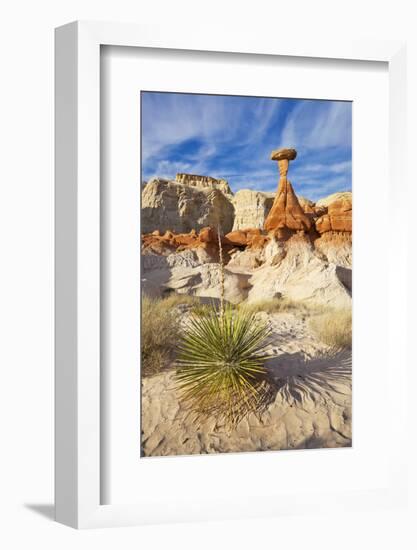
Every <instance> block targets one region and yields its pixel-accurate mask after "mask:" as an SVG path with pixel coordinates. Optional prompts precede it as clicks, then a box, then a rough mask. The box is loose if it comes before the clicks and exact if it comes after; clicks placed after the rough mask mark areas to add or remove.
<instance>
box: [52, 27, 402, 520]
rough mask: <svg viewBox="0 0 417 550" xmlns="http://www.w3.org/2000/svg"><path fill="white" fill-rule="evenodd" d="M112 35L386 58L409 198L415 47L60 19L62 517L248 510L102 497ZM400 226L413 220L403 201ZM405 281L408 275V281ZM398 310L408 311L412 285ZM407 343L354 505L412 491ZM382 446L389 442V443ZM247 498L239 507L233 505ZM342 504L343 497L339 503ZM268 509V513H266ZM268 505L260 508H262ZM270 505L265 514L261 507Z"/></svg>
mask: <svg viewBox="0 0 417 550" xmlns="http://www.w3.org/2000/svg"><path fill="white" fill-rule="evenodd" d="M102 45H113V46H128V47H142V48H165V49H173V50H191V51H193V50H194V51H207V52H228V53H236V54H239V53H246V54H260V55H262V54H263V55H272V56H283V55H285V56H291V57H295V58H327V59H333V60H336V61H337V60H346V59H348V60H358V61H382V62H386V63H388V70H389V87H390V89H389V123H390V124H389V144H390V154H391V158H390V163H389V166H390V167H389V170H390V192H392V193H393V194H394V195H395V197H396V198H397V199H398V201H399V202H400V201H401V197H403V196H404V194H405V193H406V181H405V174H404V166H405V162H404V155H405V120H406V110H405V45H404V44H403V43H401V42H387V41H374V40H372V41H361V42H359V41H340V42H332V43H327V42H326V41H325V40H320V39H318V40H315V41H311V40H310V39H309V40H307V39H305V40H300V38H299V37H296V38H294V40H293V41H288V40H287V38H285V39H284V38H282V39H280V38H279V36H277V37H275V36H269V35H262V34H261V33H251V34H247V33H245V32H244V31H243V30H242V31H240V32H237V31H233V32H228V33H224V34H219V35H216V36H215V37H214V36H213V34H212V33H209V32H201V29H198V28H195V29H192V30H190V33H189V34H187V35H186V36H183V35H182V36H181V35H178V34H177V33H176V32H175V29H169V28H163V27H149V26H137V25H127V24H116V23H114V24H113V23H92V22H75V23H70V24H68V25H65V26H63V27H59V28H58V29H56V46H55V47H56V60H55V63H56V65H55V72H56V198H55V201H56V203H55V211H56V214H55V215H56V223H55V227H56V229H55V247H56V252H55V253H56V361H55V364H56V371H55V376H56V393H55V399H56V420H55V426H56V428H55V433H56V469H55V476H56V484H55V487H56V495H55V506H56V519H57V521H59V522H62V523H64V524H67V525H70V526H72V527H76V528H90V527H105V526H122V525H135V524H140V523H155V522H160V521H178V520H180V521H186V520H187V519H194V520H198V519H203V518H206V519H210V518H213V519H214V518H221V517H225V518H228V517H231V518H233V517H241V516H242V517H243V516H245V515H247V510H246V508H245V506H239V505H238V504H239V503H237V502H236V503H233V499H231V500H230V501H228V502H222V501H220V500H219V502H211V503H209V504H208V505H207V507H206V508H205V509H204V510H203V509H202V510H200V511H196V513H195V514H193V515H192V516H189V517H184V515H183V514H182V512H181V511H180V510H179V509H178V508H177V507H176V504H175V495H171V499H168V498H167V500H166V505H165V506H164V509H163V510H161V509H160V508H159V509H158V507H156V506H153V505H152V504H151V503H150V505H149V507H147V509H143V507H142V508H140V507H138V506H135V505H133V504H126V505H120V504H117V505H113V504H106V505H102V504H101V497H100V492H101V476H100V462H101V460H100V454H101V452H102V448H101V446H100V439H101V438H100V431H101V422H100V416H101V414H102V413H103V411H101V402H100V269H101V268H100V48H101V46H102ZM392 215H393V217H395V220H396V222H395V223H396V224H397V225H398V226H401V225H403V226H404V224H405V223H406V222H405V221H404V220H402V219H401V212H399V211H398V212H397V211H396V209H394V210H393V213H392ZM396 260H397V261H396V265H397V266H398V267H397V269H398V270H399V274H400V276H404V281H405V272H406V250H405V249H401V250H399V251H398V254H397V258H396ZM404 284H405V283H404ZM389 307H390V312H391V311H392V310H395V311H396V314H397V315H398V317H399V318H401V319H402V318H404V317H405V314H404V312H405V295H404V294H402V293H400V295H399V299H398V300H397V301H396V303H395V304H394V303H390V304H389ZM406 367H407V357H406V353H405V351H402V352H400V354H399V355H398V356H397V365H396V377H397V378H396V384H397V386H398V387H399V391H398V392H396V395H395V397H393V398H392V399H393V401H392V403H391V406H393V405H394V406H395V408H396V414H397V424H396V425H397V426H398V427H399V428H398V430H399V433H398V434H397V437H396V440H397V445H396V452H395V453H394V454H393V455H392V456H391V457H390V459H391V462H392V461H394V462H392V463H391V465H390V473H389V479H388V483H387V486H386V488H385V489H384V490H383V491H381V490H369V491H365V490H364V491H361V492H360V493H355V494H348V493H344V494H340V495H339V496H340V498H339V501H340V503H341V505H342V506H344V507H346V508H349V507H351V508H357V507H358V505H359V503H360V506H363V507H366V506H374V505H375V503H378V505H382V506H394V505H398V504H400V503H402V502H403V501H404V499H405V492H406V484H407V479H406V477H405V476H406V473H405V469H404V464H405V462H406V460H405V456H404V453H405V451H404V447H403V434H402V433H400V432H401V429H402V428H401V426H402V425H404V422H401V421H402V420H404V417H405V405H404V399H403V398H404V393H405V390H404V388H405V378H406ZM381 452H384V449H383V448H381ZM233 504H236V506H233ZM312 505H314V508H315V510H316V511H317V509H326V495H321V498H319V499H318V497H317V495H316V494H311V495H305V496H304V497H303V498H300V497H299V496H298V495H294V496H291V495H289V496H288V498H286V499H285V502H278V503H277V502H276V503H273V504H271V506H270V513H271V514H280V513H289V512H292V513H294V512H295V513H297V512H298V513H304V512H307V511H308V510H309V509H311V506H312ZM332 505H334V501H333V504H332ZM262 513H263V512H262V511H261V512H260V515H262ZM254 515H257V514H254ZM258 515H259V514H258Z"/></svg>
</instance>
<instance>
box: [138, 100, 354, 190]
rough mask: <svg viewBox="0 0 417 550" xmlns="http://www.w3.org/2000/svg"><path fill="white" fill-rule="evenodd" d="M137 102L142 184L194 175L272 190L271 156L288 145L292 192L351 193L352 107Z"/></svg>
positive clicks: (259, 102)
mask: <svg viewBox="0 0 417 550" xmlns="http://www.w3.org/2000/svg"><path fill="white" fill-rule="evenodd" d="M141 105H142V111H141V113H142V119H141V120H142V178H143V179H148V178H149V177H152V176H154V175H159V176H161V177H168V178H172V177H175V173H176V172H192V173H200V174H206V175H212V176H215V177H216V176H217V177H224V178H226V179H228V180H229V183H230V185H231V187H232V189H233V190H234V191H237V190H238V189H241V188H253V189H260V190H265V191H275V189H276V185H277V178H278V171H277V166H276V163H275V162H271V161H270V160H269V155H270V152H271V150H272V149H275V148H277V147H279V146H283V147H284V146H285V147H291V146H292V147H295V148H296V149H297V151H298V152H299V154H298V157H297V159H296V161H294V162H293V163H292V164H291V169H290V179H292V181H293V184H294V186H295V187H296V188H298V189H299V190H303V191H304V190H305V191H306V192H307V191H308V192H309V196H310V197H311V198H313V195H315V196H322V195H323V193H324V192H325V191H327V189H331V190H332V192H333V189H334V188H336V189H335V190H339V188H340V190H342V187H343V188H344V189H343V190H345V189H347V188H350V185H351V106H350V103H346V102H336V101H335V102H332V101H315V100H314V101H313V100H291V99H272V98H252V97H235V96H207V95H191V94H170V93H157V92H144V93H142V102H141Z"/></svg>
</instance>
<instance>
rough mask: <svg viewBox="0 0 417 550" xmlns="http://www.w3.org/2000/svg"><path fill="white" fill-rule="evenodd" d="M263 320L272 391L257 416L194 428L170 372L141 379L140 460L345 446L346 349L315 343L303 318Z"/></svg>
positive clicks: (348, 432) (348, 375) (348, 404)
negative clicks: (231, 426) (235, 423)
mask: <svg viewBox="0 0 417 550" xmlns="http://www.w3.org/2000/svg"><path fill="white" fill-rule="evenodd" d="M261 315H267V314H265V313H262V314H261ZM268 317H269V322H270V323H271V324H272V326H273V333H272V335H271V338H270V345H269V353H270V356H271V359H269V360H268V361H267V363H266V367H267V369H268V370H269V373H270V378H271V379H272V380H273V382H274V384H273V389H274V391H273V395H272V396H271V400H270V402H269V405H268V406H267V408H266V410H265V411H264V412H263V414H262V415H261V417H260V418H257V417H256V416H255V415H250V416H249V417H247V418H245V419H243V420H242V421H241V422H240V423H239V425H238V426H237V427H236V428H235V429H233V430H232V431H230V430H228V429H226V428H225V426H224V425H222V424H220V423H218V422H216V420H215V419H207V420H205V421H204V422H201V423H199V424H195V423H194V422H193V421H192V419H191V418H190V416H189V414H188V412H187V410H186V409H185V408H184V407H183V406H182V405H181V404H180V403H179V401H178V398H177V395H176V391H175V388H174V379H173V375H174V373H173V371H167V372H164V373H163V374H160V375H157V376H153V377H150V378H145V379H144V380H143V383H142V411H143V412H142V453H143V455H144V456H166V455H191V454H201V453H218V452H238V451H267V450H280V449H310V448H322V447H348V446H350V445H351V442H352V424H351V401H352V390H351V371H352V360H351V352H350V351H346V350H345V351H339V352H335V351H332V350H330V349H329V348H328V347H327V346H326V345H325V344H323V343H321V342H319V341H318V340H317V339H316V338H315V337H314V335H313V334H312V333H311V332H310V331H309V329H308V324H307V320H306V319H303V318H299V317H295V316H294V315H293V314H289V313H278V314H273V315H269V316H268Z"/></svg>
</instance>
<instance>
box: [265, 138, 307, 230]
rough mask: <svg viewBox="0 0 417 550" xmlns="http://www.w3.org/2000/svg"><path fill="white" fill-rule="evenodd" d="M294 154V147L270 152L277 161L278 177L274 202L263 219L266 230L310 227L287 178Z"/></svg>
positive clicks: (272, 158) (305, 228)
mask: <svg viewBox="0 0 417 550" xmlns="http://www.w3.org/2000/svg"><path fill="white" fill-rule="evenodd" d="M296 156H297V151H296V150H295V149H277V150H276V151H272V153H271V160H276V161H278V170H279V175H280V178H279V183H278V191H277V195H276V197H275V200H274V204H273V205H272V208H271V210H270V212H269V214H268V217H267V218H266V220H265V229H266V230H267V231H277V230H278V231H280V230H285V229H290V230H292V231H309V230H310V229H311V221H310V219H309V218H308V216H306V215H305V213H304V210H303V209H302V207H301V205H300V203H299V202H298V199H297V196H296V194H295V193H294V189H293V188H292V185H291V182H289V181H288V180H287V174H288V167H289V163H290V160H294V159H295V158H296Z"/></svg>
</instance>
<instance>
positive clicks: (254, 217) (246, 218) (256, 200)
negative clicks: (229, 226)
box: [233, 189, 275, 231]
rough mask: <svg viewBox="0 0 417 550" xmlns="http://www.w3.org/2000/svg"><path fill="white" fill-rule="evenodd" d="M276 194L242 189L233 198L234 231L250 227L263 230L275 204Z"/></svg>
mask: <svg viewBox="0 0 417 550" xmlns="http://www.w3.org/2000/svg"><path fill="white" fill-rule="evenodd" d="M274 198H275V193H263V192H261V191H253V190H252V189H241V190H240V191H238V192H237V193H236V194H235V196H234V197H233V204H234V207H235V219H234V224H233V231H236V230H238V229H246V228H248V227H254V228H262V227H263V226H264V224H265V219H266V217H267V216H268V213H269V211H270V210H271V208H272V205H273V203H274Z"/></svg>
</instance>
